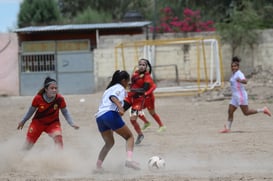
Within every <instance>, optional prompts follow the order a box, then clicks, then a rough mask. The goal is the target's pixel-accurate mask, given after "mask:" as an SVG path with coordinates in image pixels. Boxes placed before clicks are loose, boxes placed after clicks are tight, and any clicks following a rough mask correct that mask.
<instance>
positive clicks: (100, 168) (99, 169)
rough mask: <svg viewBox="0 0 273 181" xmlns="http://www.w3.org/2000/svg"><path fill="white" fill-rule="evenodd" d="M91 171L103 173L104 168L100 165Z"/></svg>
mask: <svg viewBox="0 0 273 181" xmlns="http://www.w3.org/2000/svg"><path fill="white" fill-rule="evenodd" d="M93 173H95V174H96V173H105V170H104V169H103V168H102V167H96V169H95V170H93Z"/></svg>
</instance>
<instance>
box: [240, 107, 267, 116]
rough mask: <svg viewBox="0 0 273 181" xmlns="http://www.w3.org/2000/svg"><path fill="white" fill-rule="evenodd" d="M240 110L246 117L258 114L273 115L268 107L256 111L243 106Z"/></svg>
mask: <svg viewBox="0 0 273 181" xmlns="http://www.w3.org/2000/svg"><path fill="white" fill-rule="evenodd" d="M240 108H241V110H242V112H243V113H244V115H246V116H248V115H252V114H257V113H264V114H266V115H268V116H271V113H270V111H269V109H268V108H267V107H264V108H259V109H256V110H255V109H249V108H248V105H241V106H240Z"/></svg>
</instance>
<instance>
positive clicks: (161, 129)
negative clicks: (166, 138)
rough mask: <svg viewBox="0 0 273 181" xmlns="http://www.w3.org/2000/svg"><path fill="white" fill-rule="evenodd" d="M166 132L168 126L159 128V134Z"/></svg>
mask: <svg viewBox="0 0 273 181" xmlns="http://www.w3.org/2000/svg"><path fill="white" fill-rule="evenodd" d="M166 130H167V128H166V126H160V127H159V128H158V130H157V132H158V133H161V132H164V131H166Z"/></svg>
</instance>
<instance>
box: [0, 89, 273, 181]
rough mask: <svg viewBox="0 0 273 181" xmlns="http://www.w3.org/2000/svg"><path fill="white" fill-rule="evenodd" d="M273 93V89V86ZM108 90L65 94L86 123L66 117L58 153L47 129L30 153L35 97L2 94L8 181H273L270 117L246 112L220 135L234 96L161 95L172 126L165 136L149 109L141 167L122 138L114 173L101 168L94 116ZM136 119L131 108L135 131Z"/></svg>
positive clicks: (2, 163)
mask: <svg viewBox="0 0 273 181" xmlns="http://www.w3.org/2000/svg"><path fill="white" fill-rule="evenodd" d="M260 88H263V87H260ZM255 89H256V90H257V89H259V87H256V88H255ZM269 91H271V92H272V87H271V88H269ZM101 94H102V93H101V92H99V93H96V94H90V95H67V96H65V98H66V101H67V104H68V109H69V110H70V113H71V115H72V116H73V118H74V120H75V122H77V124H78V125H79V126H80V127H81V128H80V129H79V130H74V129H72V128H71V127H69V126H68V124H67V123H66V122H65V120H64V119H63V117H62V116H61V119H62V125H63V137H64V144H65V148H64V150H63V151H58V150H56V149H55V148H54V144H53V141H52V139H51V138H50V137H48V136H47V135H46V134H43V135H42V136H41V137H40V139H39V140H38V142H37V144H36V145H35V146H34V148H33V149H32V150H31V151H29V152H23V151H22V150H21V148H22V145H23V143H24V140H25V134H26V130H27V127H28V125H29V123H30V120H29V121H28V122H27V123H26V125H25V127H24V129H23V130H21V131H18V130H16V127H17V123H18V122H19V121H20V119H21V118H22V116H23V115H24V114H25V112H26V111H27V109H28V107H29V105H30V103H31V100H32V97H30V96H29V97H0V107H1V109H0V116H1V119H0V122H1V127H0V148H1V149H0V180H1V181H2V180H5V181H8V180H12V181H13V180H16V181H21V180H22V181H36V180H37V181H47V180H54V181H55V180H58V181H61V180H76V181H87V180H91V181H104V180H106V181H107V180H109V181H110V180H111V181H122V180H128V181H137V180H143V181H148V180H149V181H151V180H154V181H155V180H156V181H163V180H164V181H165V180H166V181H174V180H175V181H176V180H185V181H190V180H197V181H205V180H210V181H214V180H217V181H220V180H225V181H228V180H232V181H233V180H243V181H244V180H251V181H252V180H273V143H272V138H273V117H268V116H265V115H264V114H256V115H253V116H249V117H247V116H244V115H243V114H242V113H241V111H240V110H238V111H237V112H236V113H235V122H234V124H233V130H232V132H231V133H229V134H220V133H218V131H219V130H220V129H221V128H223V125H224V123H225V122H226V120H227V108H228V104H229V99H224V100H221V101H206V97H203V96H202V95H201V96H200V97H197V96H186V97H185V96H174V97H157V99H156V107H157V112H158V113H159V115H160V116H161V118H162V120H163V122H164V123H165V124H166V126H167V131H166V132H164V133H157V132H156V130H157V125H156V123H155V121H153V120H152V118H151V117H150V116H149V115H148V113H147V112H146V115H147V117H148V118H149V120H150V121H151V122H152V126H151V127H150V128H148V129H147V130H145V132H144V133H145V139H144V140H143V142H142V144H141V145H138V146H136V147H135V151H134V159H135V160H136V161H138V162H140V164H141V170H140V171H135V170H131V169H128V168H125V167H124V160H125V157H126V154H125V144H124V143H125V142H124V140H123V139H122V138H121V137H119V136H118V135H115V138H116V143H115V146H114V147H113V149H112V150H111V152H110V153H109V155H108V157H107V158H106V160H105V163H104V168H105V170H106V172H105V173H103V174H101V173H100V174H99V173H94V172H93V170H94V168H95V162H96V158H97V155H98V152H99V150H100V148H101V146H102V145H103V141H102V139H101V137H100V134H99V132H98V131H97V128H96V123H95V119H94V113H95V112H96V110H97V107H98V104H99V101H100V98H101ZM255 95H256V94H255ZM258 95H263V93H262V92H259V93H258ZM80 99H84V100H85V101H84V102H81V101H80ZM264 105H267V106H268V107H269V108H270V109H271V110H273V104H272V97H271V99H267V100H266V99H259V97H257V96H256V97H255V98H251V99H250V100H249V106H250V107H251V108H255V109H256V108H261V107H263V106H264ZM128 117H129V115H128V113H126V115H124V119H125V120H126V122H127V124H128V125H129V126H130V128H132V127H131V125H130V123H129V120H128ZM132 131H133V129H132ZM133 132H134V131H133ZM134 135H136V134H135V132H134ZM154 155H159V156H161V157H163V158H164V159H165V160H166V168H165V170H162V171H159V172H152V171H149V169H148V167H147V161H148V159H149V158H150V157H151V156H154Z"/></svg>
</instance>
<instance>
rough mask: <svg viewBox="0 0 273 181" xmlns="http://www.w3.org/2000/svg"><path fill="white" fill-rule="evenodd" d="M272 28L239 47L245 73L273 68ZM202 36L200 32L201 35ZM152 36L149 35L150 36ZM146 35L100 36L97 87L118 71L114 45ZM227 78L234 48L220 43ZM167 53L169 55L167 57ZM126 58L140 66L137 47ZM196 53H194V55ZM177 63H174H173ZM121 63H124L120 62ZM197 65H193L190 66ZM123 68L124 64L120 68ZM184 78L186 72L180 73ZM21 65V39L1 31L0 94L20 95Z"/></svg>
mask: <svg viewBox="0 0 273 181" xmlns="http://www.w3.org/2000/svg"><path fill="white" fill-rule="evenodd" d="M203 35H204V36H211V34H209V33H205V34H203ZM272 35H273V29H269V30H264V31H262V32H260V36H259V43H258V44H257V45H255V47H254V49H253V50H251V49H243V48H241V49H238V51H237V53H236V55H238V56H240V57H241V58H242V62H241V69H242V70H243V71H244V73H245V74H246V75H250V74H252V73H253V72H255V71H256V70H269V71H271V72H272V69H273V61H272V60H273V51H272V49H273V36H272ZM180 36H181V35H177V34H164V35H157V38H159V39H169V38H177V37H180ZM187 36H188V37H192V36H197V34H188V35H187ZM198 36H200V34H198ZM151 37H152V35H149V38H151ZM145 39H146V35H144V34H143V35H122V36H121V35H108V36H101V37H100V38H99V42H98V48H97V49H94V62H95V63H94V76H95V78H94V79H95V84H96V90H97V91H98V90H103V89H105V87H106V85H107V84H108V82H109V81H110V78H111V76H112V73H113V72H114V70H116V62H115V56H116V54H115V46H117V45H118V44H119V43H121V42H124V41H127V42H128V41H131V42H134V41H138V40H145ZM160 52H161V53H162V52H167V54H165V55H164V54H162V55H160V57H161V62H157V63H159V64H163V63H168V62H170V60H176V61H177V60H178V59H179V58H181V56H183V55H182V54H181V51H180V50H179V51H178V49H177V47H174V48H171V49H169V48H163V49H162V50H160ZM221 52H222V59H223V71H224V78H225V80H228V78H229V76H230V60H231V57H232V54H231V47H230V46H229V45H227V44H222V46H221ZM166 55H167V56H166ZM125 56H126V57H127V59H129V60H132V61H128V62H126V67H125V69H126V70H127V71H128V72H129V73H131V72H132V71H133V69H134V67H135V66H136V65H137V59H138V57H136V56H135V50H134V48H131V49H130V50H129V51H128V52H127V54H126V55H125ZM192 56H194V55H192ZM174 63H175V62H174ZM118 65H121V62H119V64H118ZM185 65H186V66H184V67H180V69H181V70H180V72H181V71H182V70H183V71H184V73H185V72H186V73H185V75H184V76H185V77H186V76H187V75H186V74H187V72H189V70H185V67H187V62H185ZM188 67H190V68H195V67H194V65H193V66H192V65H191V66H188ZM118 68H120V69H123V67H118ZM166 70H169V71H170V73H168V72H167V73H165V74H164V75H160V76H163V77H167V78H168V76H170V75H172V74H173V73H171V72H172V71H173V69H172V68H169V69H166ZM180 77H183V75H180ZM272 79H273V78H272ZM19 87H20V86H19V67H18V40H17V35H16V34H14V33H5V34H4V33H2V34H0V95H19V92H20V91H19Z"/></svg>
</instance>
